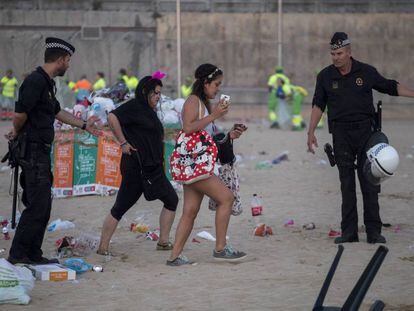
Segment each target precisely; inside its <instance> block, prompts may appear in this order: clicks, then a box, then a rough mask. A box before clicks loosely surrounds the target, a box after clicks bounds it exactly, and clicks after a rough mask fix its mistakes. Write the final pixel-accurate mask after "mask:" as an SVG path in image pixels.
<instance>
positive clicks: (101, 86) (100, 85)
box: [93, 78, 106, 91]
mask: <svg viewBox="0 0 414 311" xmlns="http://www.w3.org/2000/svg"><path fill="white" fill-rule="evenodd" d="M104 88H106V82H105V79H104V78H100V79H98V80H96V82H95V84H94V85H93V90H94V91H99V90H102V89H104Z"/></svg>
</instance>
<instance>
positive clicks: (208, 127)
mask: <svg viewBox="0 0 414 311" xmlns="http://www.w3.org/2000/svg"><path fill="white" fill-rule="evenodd" d="M198 104H199V105H198V109H200V112H199V115H201V107H202V104H201V101H200V100H199V101H198ZM208 115H209V113H208V110H207V107H205V106H204V117H207V116H208ZM199 119H201V118H199ZM204 129H205V130H206V131H207V133H209V134H210V136H211V137H213V133H214V124H213V122H211V123H209V124H208V125H207V126H206V127H205V128H204Z"/></svg>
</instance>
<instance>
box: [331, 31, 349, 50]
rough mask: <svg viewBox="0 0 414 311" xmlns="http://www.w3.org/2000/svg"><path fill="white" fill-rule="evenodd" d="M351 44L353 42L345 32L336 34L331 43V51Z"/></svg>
mask: <svg viewBox="0 0 414 311" xmlns="http://www.w3.org/2000/svg"><path fill="white" fill-rule="evenodd" d="M350 44H351V40H349V38H348V35H347V34H346V33H345V32H335V33H334V35H333V36H332V39H331V43H330V45H331V50H337V49H340V48H343V47H344V46H347V45H350Z"/></svg>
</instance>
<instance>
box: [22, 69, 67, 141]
mask: <svg viewBox="0 0 414 311" xmlns="http://www.w3.org/2000/svg"><path fill="white" fill-rule="evenodd" d="M15 111H16V112H18V113H23V112H25V113H26V114H27V121H26V123H25V125H24V128H23V131H25V132H26V133H27V137H28V140H29V141H30V142H39V143H45V144H51V143H52V142H53V139H54V136H55V131H54V128H53V123H54V121H55V115H56V114H57V113H58V112H59V111H60V104H59V102H58V101H57V100H56V98H55V82H54V81H53V80H52V79H50V77H49V75H48V74H47V73H46V72H45V71H44V70H43V68H42V67H37V68H36V70H35V71H33V72H32V73H31V74H30V75H28V76H27V78H26V79H25V80H24V81H23V84H22V86H21V87H20V89H19V97H18V100H17V102H16V107H15Z"/></svg>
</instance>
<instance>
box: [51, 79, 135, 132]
mask: <svg viewBox="0 0 414 311" xmlns="http://www.w3.org/2000/svg"><path fill="white" fill-rule="evenodd" d="M131 98H133V94H132V93H129V90H128V88H127V86H126V85H125V84H124V83H122V82H118V83H116V84H114V85H113V86H111V87H110V88H105V89H102V90H99V91H97V92H92V93H91V94H89V95H88V96H83V97H81V98H79V99H78V100H77V101H76V104H75V105H74V106H73V109H69V108H65V110H66V111H68V112H70V113H71V114H73V115H74V116H75V117H76V118H78V119H82V120H84V121H86V120H88V119H89V118H90V117H92V116H96V117H98V118H99V123H98V124H97V126H98V127H99V128H102V127H104V126H106V125H108V114H109V112H111V111H112V110H114V109H115V108H117V107H118V106H120V105H121V104H123V103H124V102H126V101H127V100H129V99H131ZM54 127H55V130H68V129H71V128H72V127H71V126H70V125H68V124H62V122H60V121H58V120H55V123H54Z"/></svg>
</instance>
